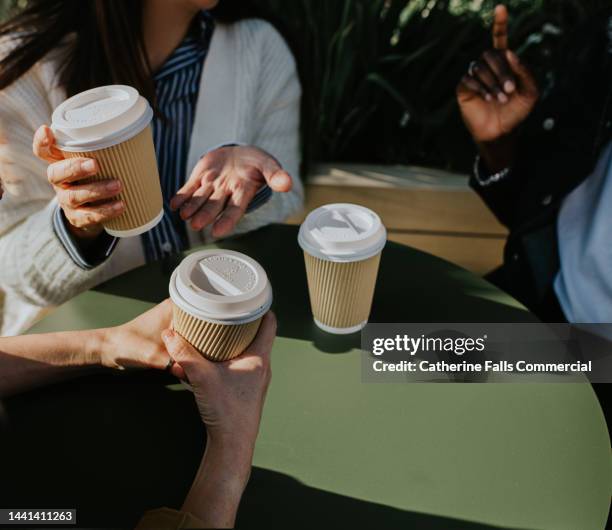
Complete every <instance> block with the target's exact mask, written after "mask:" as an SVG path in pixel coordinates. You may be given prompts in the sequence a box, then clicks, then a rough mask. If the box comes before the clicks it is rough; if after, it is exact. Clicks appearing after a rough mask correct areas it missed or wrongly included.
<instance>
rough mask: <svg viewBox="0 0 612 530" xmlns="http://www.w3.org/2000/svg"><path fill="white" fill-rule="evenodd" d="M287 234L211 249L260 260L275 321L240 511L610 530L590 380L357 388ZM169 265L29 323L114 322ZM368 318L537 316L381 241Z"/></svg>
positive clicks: (352, 344)
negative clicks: (315, 308) (314, 305)
mask: <svg viewBox="0 0 612 530" xmlns="http://www.w3.org/2000/svg"><path fill="white" fill-rule="evenodd" d="M296 238H297V230H296V229H295V228H294V227H288V226H272V227H268V228H266V229H263V230H260V231H258V232H256V233H253V234H249V235H247V236H243V237H241V238H236V239H234V240H230V241H225V242H223V243H221V244H219V246H220V247H223V248H230V249H233V250H238V251H241V252H245V253H247V254H249V255H250V256H252V257H253V258H255V259H257V260H258V261H259V262H260V263H261V264H262V265H263V266H264V267H265V269H266V270H267V272H268V274H269V277H270V280H271V282H272V285H273V287H274V295H275V302H274V306H273V309H274V311H275V312H276V314H277V317H278V321H279V330H278V331H279V333H278V335H279V336H278V339H277V341H276V343H275V346H274V352H273V374H274V375H273V381H272V384H271V387H270V391H269V394H268V399H267V402H266V408H265V413H264V419H263V422H262V426H261V432H260V436H259V440H258V443H257V450H256V455H255V461H254V465H255V471H254V474H253V477H252V480H251V484H250V485H249V488H248V490H247V493H246V494H245V498H244V501H243V505H242V508H241V514H240V517H241V519H240V520H241V521H247V522H249V521H250V522H251V523H254V522H255V521H258V520H261V521H266V522H267V523H268V524H269V523H270V522H273V521H274V520H275V518H276V519H277V520H278V521H282V520H283V519H285V520H288V519H293V520H294V523H292V526H293V527H295V526H296V525H297V524H296V523H295V521H297V522H301V523H302V524H304V526H311V527H312V525H316V524H318V523H320V522H324V523H330V522H333V523H334V524H339V523H344V524H345V525H346V526H349V525H350V524H352V525H353V526H359V527H361V526H372V525H373V524H376V526H377V527H378V528H385V527H388V528H396V527H410V525H412V527H415V528H478V527H480V526H479V524H477V523H481V524H484V525H494V526H495V527H509V528H510V527H511V528H524V529H527V528H529V529H535V528H537V529H544V528H550V529H553V528H554V529H561V528H567V529H572V530H576V529H581V530H587V529H601V528H604V526H605V520H606V516H607V513H608V508H609V504H610V493H611V491H612V488H611V473H610V469H611V468H610V439H609V435H608V431H607V427H606V424H605V420H604V417H603V414H602V411H601V409H600V407H599V404H598V402H597V399H596V397H595V395H594V392H593V390H592V388H591V387H590V385H588V384H408V383H406V384H363V383H362V382H361V371H360V370H361V364H360V355H361V353H360V351H359V350H358V347H359V336H358V335H355V336H350V337H331V336H328V335H326V334H325V333H323V332H321V331H319V330H318V329H317V328H316V327H315V325H314V324H313V323H312V320H311V316H310V310H309V305H308V294H307V289H306V281H305V270H304V264H303V258H302V254H301V251H300V249H299V248H298V246H297V243H296ZM177 262H178V260H177V259H175V260H169V261H167V262H162V263H155V264H150V265H148V266H147V267H144V268H142V269H138V270H135V271H132V272H130V273H128V274H125V275H123V276H122V277H120V278H117V279H115V280H113V281H111V282H109V283H107V284H105V285H103V286H101V287H99V288H98V289H96V290H95V291H90V292H87V293H85V294H83V295H81V296H78V297H76V298H75V299H74V300H72V301H71V302H69V303H67V304H65V305H64V306H62V307H61V308H60V309H59V310H57V311H56V312H54V313H53V314H52V315H50V316H49V317H47V318H46V319H45V320H44V321H42V322H41V323H40V324H38V325H37V326H36V327H35V328H34V330H33V331H35V332H47V331H52V330H66V329H86V328H92V327H102V326H109V325H113V324H119V323H122V322H124V321H126V320H127V319H129V318H132V317H134V316H136V315H138V314H139V313H141V312H142V311H143V310H145V309H147V308H149V307H150V306H151V305H152V304H153V303H156V302H159V301H161V300H162V299H164V298H165V297H167V292H168V291H167V286H168V280H169V276H170V273H171V272H172V270H173V268H174V266H175V265H176V264H177ZM371 321H373V322H470V321H475V322H530V321H534V318H533V317H532V316H531V315H530V314H529V313H528V312H527V311H525V310H524V309H523V308H522V307H521V306H520V304H518V303H517V302H515V301H514V300H512V299H511V298H509V297H508V296H507V295H505V294H503V293H502V292H500V291H499V290H497V289H496V288H494V287H493V286H491V285H490V284H488V283H487V282H485V281H484V280H482V279H480V278H478V277H476V276H474V275H472V274H471V273H469V272H467V271H465V270H462V269H460V268H458V267H456V266H454V265H451V264H449V263H447V262H444V261H443V260H440V259H437V258H434V257H432V256H429V255H427V254H424V253H421V252H419V251H416V250H413V249H410V248H407V247H404V246H401V245H397V244H392V243H390V244H389V245H388V246H387V248H386V249H385V251H384V253H383V259H382V263H381V270H380V274H379V283H378V286H377V290H376V295H375V301H374V306H373V312H372V318H371ZM81 388H82V387H81ZM178 393H181V394H182V393H183V392H180V391H179V392H178ZM262 524H263V523H262ZM247 526H251V524H247ZM253 526H255V524H253ZM297 526H299V525H297Z"/></svg>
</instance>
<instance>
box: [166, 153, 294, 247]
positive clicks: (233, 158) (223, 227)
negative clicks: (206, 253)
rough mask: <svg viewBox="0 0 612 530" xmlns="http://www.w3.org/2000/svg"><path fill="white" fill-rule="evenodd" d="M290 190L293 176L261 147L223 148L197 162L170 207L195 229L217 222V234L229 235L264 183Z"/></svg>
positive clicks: (219, 235) (214, 234) (214, 233)
mask: <svg viewBox="0 0 612 530" xmlns="http://www.w3.org/2000/svg"><path fill="white" fill-rule="evenodd" d="M264 184H268V186H270V188H271V189H272V191H276V192H282V193H283V192H288V191H290V190H291V188H292V185H293V183H292V179H291V176H290V175H289V174H288V173H287V172H286V171H284V170H283V168H282V167H281V166H280V164H279V163H278V161H277V160H275V159H274V157H272V156H271V155H269V154H268V153H266V152H265V151H263V150H261V149H259V148H257V147H237V146H233V147H221V148H219V149H215V150H214V151H211V152H210V153H208V154H207V155H206V156H204V157H202V159H201V160H200V161H199V162H198V163H197V165H196V167H195V168H194V170H193V172H192V173H191V176H190V177H189V180H188V181H187V183H186V184H185V185H184V186H183V187H182V188H181V189H180V190H179V191H178V193H177V194H176V196H175V197H174V198H173V199H172V201H171V203H170V206H171V207H172V209H174V210H179V209H180V215H181V218H182V219H183V220H185V221H189V222H190V224H191V227H192V228H193V229H194V230H202V229H203V228H204V227H206V226H208V225H210V224H213V223H214V225H213V231H212V235H213V237H223V236H226V235H228V234H229V233H230V232H232V230H233V229H234V227H235V226H236V224H237V223H238V221H239V220H240V218H241V217H242V216H243V215H244V212H245V211H246V209H247V207H248V205H249V203H250V202H251V200H252V199H253V197H254V196H255V194H256V193H257V191H258V190H259V189H260V188H261V187H262V186H263V185H264Z"/></svg>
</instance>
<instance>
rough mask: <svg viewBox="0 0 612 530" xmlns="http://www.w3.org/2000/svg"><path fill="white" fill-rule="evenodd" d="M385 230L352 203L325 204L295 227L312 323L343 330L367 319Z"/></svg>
mask: <svg viewBox="0 0 612 530" xmlns="http://www.w3.org/2000/svg"><path fill="white" fill-rule="evenodd" d="M386 241H387V231H386V229H385V227H384V225H383V224H382V221H381V220H380V217H379V216H378V215H377V214H376V213H374V212H373V211H372V210H369V209H368V208H364V207H363V206H358V205H356V204H329V205H326V206H322V207H320V208H317V209H316V210H314V211H313V212H311V213H310V214H309V215H308V217H306V220H305V221H304V223H303V224H302V226H301V227H300V231H299V235H298V242H299V244H300V246H301V247H302V250H303V251H304V259H305V261H306V275H307V279H308V291H309V294H310V304H311V308H312V313H313V316H314V321H315V324H316V325H317V326H318V327H319V328H321V329H322V330H324V331H327V332H329V333H334V334H339V335H344V334H349V333H355V332H357V331H359V330H361V329H362V328H363V327H364V326H365V325H366V324H367V322H368V318H369V317H370V310H371V307H372V299H373V298H374V289H375V287H376V278H377V275H378V266H379V263H380V256H381V252H382V250H383V248H384V246H385V244H386Z"/></svg>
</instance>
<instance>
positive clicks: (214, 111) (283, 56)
mask: <svg viewBox="0 0 612 530" xmlns="http://www.w3.org/2000/svg"><path fill="white" fill-rule="evenodd" d="M5 53H6V52H5ZM54 55H55V56H56V57H57V54H49V56H48V57H47V58H46V59H45V60H43V61H41V62H40V63H38V64H37V65H35V66H34V67H33V68H32V69H31V70H30V71H29V72H28V73H27V74H26V75H24V76H23V77H22V78H20V79H19V80H18V81H17V82H15V83H14V84H12V85H11V86H9V87H8V88H6V89H4V90H2V91H1V92H0V178H1V179H2V182H3V185H4V188H5V195H4V198H3V199H2V200H0V301H1V299H2V298H4V301H3V303H2V305H3V307H2V318H1V320H0V323H2V334H4V335H11V334H17V333H20V332H21V331H23V330H25V329H26V328H27V327H28V326H30V325H31V324H32V323H33V322H34V321H35V319H36V318H37V316H38V315H39V314H40V312H41V310H42V309H43V308H46V307H50V306H56V305H59V304H62V303H64V302H65V301H67V300H68V299H70V298H71V297H73V296H75V295H76V294H78V293H80V292H82V291H84V290H87V289H89V288H91V287H92V286H94V285H96V284H99V283H101V282H103V281H105V280H107V279H109V278H112V277H114V276H116V275H118V274H121V273H123V272H125V271H127V270H130V269H133V268H135V267H138V266H140V265H143V264H144V262H145V261H144V255H143V251H142V246H141V243H140V238H130V239H122V240H121V241H120V242H119V244H118V245H117V248H116V249H115V252H114V253H113V255H112V256H111V258H109V259H108V260H107V261H106V262H105V263H103V264H102V265H100V266H99V267H97V268H96V269H94V270H92V271H85V270H82V269H80V268H79V267H77V266H76V265H75V264H74V263H73V262H72V260H71V259H70V257H69V256H68V254H67V252H66V251H65V249H64V247H63V245H62V244H61V242H60V241H59V239H58V238H57V237H56V235H55V233H54V231H53V228H52V222H51V216H52V213H53V211H54V209H55V207H56V204H57V203H56V200H55V198H54V193H53V190H52V188H51V186H50V185H49V183H48V181H47V178H46V164H45V163H43V162H41V161H39V160H37V159H36V158H35V157H34V155H33V154H32V138H33V135H34V132H35V131H36V129H37V128H38V127H39V126H40V125H42V124H49V123H50V121H51V114H52V112H53V109H54V108H55V107H56V106H57V105H59V104H60V103H61V102H62V101H63V100H64V99H65V97H66V96H65V93H64V91H63V90H62V89H61V88H58V87H57V84H56V78H57V76H56V73H57V70H58V69H57V58H54V57H53V56H54ZM300 96H301V88H300V84H299V80H298V76H297V73H296V67H295V61H294V59H293V56H292V55H291V52H290V51H289V49H288V48H287V45H286V43H285V42H284V40H283V39H282V37H281V36H280V35H279V34H278V33H277V32H276V30H275V29H274V28H273V27H272V26H271V25H269V24H268V23H266V22H264V21H261V20H256V19H250V20H245V21H241V22H238V23H235V24H232V25H224V24H218V25H217V27H216V29H215V32H214V34H213V38H212V42H211V44H210V49H209V52H208V55H207V58H206V61H205V65H204V69H203V73H202V81H201V86H200V93H199V98H198V102H197V107H196V118H195V123H194V128H193V133H192V137H191V145H190V149H189V156H188V162H187V168H188V173H189V172H190V171H191V169H193V167H194V166H195V164H196V163H197V161H198V159H199V158H200V157H201V156H202V154H204V153H206V152H207V151H209V150H210V149H212V148H214V147H217V146H219V145H222V144H225V143H233V142H241V143H245V144H250V145H256V146H258V147H260V148H262V149H264V150H266V151H268V152H269V153H271V154H272V155H274V156H275V157H276V158H277V159H278V160H279V161H280V163H281V164H282V166H283V167H284V168H285V169H286V170H287V171H288V172H289V173H290V174H291V175H292V176H293V177H294V187H293V190H292V191H291V192H290V193H286V194H285V193H275V194H273V197H272V199H271V200H270V201H269V202H268V203H267V204H266V205H264V206H263V207H261V208H260V209H258V210H256V211H254V212H252V213H250V214H248V215H246V216H245V217H244V218H243V219H242V220H241V221H240V223H239V225H238V227H237V229H236V231H235V232H234V233H243V232H247V231H251V230H254V229H256V228H259V227H261V226H263V225H266V224H269V223H273V222H281V221H283V220H285V219H286V218H287V217H288V216H290V215H292V214H294V213H296V212H298V211H299V210H300V209H301V207H302V203H303V189H302V185H301V182H300V178H299V165H300V148H299V107H300ZM188 233H189V240H190V243H191V245H192V246H193V245H197V244H202V243H204V242H206V241H209V240H210V236H209V234H210V231H209V230H204V231H202V232H193V231H192V230H191V229H189V228H188Z"/></svg>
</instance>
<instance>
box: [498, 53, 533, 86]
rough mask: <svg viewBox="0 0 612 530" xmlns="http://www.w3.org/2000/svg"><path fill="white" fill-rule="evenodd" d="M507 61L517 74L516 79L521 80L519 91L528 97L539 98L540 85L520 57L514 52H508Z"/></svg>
mask: <svg viewBox="0 0 612 530" xmlns="http://www.w3.org/2000/svg"><path fill="white" fill-rule="evenodd" d="M506 59H507V60H508V64H510V68H512V71H513V72H514V73H515V75H516V77H517V78H518V80H519V83H518V85H519V86H518V91H519V92H522V93H523V94H525V95H528V96H535V97H537V96H538V85H537V84H536V81H535V79H534V77H533V75H531V72H530V71H529V68H527V67H526V66H525V65H524V64H523V63H522V62H521V60H520V59H519V57H518V55H516V53H514V52H513V51H510V50H507V51H506Z"/></svg>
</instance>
